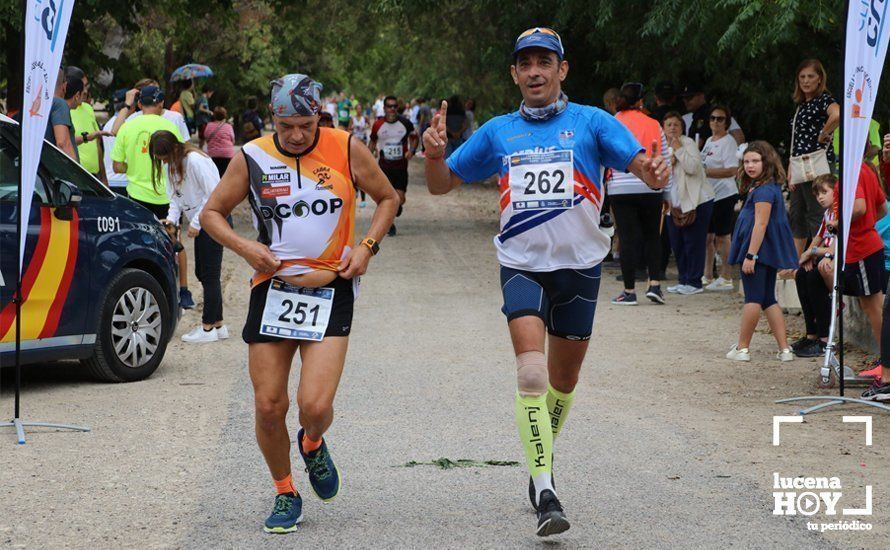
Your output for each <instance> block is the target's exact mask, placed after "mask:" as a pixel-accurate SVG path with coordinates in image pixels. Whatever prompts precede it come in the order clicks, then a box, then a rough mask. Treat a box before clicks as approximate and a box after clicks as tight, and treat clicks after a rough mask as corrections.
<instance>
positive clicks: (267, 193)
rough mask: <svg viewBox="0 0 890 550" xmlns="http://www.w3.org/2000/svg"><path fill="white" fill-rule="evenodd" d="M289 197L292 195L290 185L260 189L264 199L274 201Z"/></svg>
mask: <svg viewBox="0 0 890 550" xmlns="http://www.w3.org/2000/svg"><path fill="white" fill-rule="evenodd" d="M288 195H290V185H277V186H271V187H263V188H262V189H260V197H262V198H264V199H274V198H276V197H286V196H288Z"/></svg>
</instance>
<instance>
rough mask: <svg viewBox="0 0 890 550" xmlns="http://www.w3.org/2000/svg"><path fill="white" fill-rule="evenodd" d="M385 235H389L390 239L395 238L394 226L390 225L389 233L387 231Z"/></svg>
mask: <svg viewBox="0 0 890 550" xmlns="http://www.w3.org/2000/svg"><path fill="white" fill-rule="evenodd" d="M386 234H387V235H389V236H390V237H395V236H396V224H392V225H390V226H389V231H387V232H386Z"/></svg>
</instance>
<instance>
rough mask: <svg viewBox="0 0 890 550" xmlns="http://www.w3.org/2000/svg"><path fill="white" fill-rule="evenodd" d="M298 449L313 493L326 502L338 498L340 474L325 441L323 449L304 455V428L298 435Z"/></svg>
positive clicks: (322, 443) (322, 442) (322, 441)
mask: <svg viewBox="0 0 890 550" xmlns="http://www.w3.org/2000/svg"><path fill="white" fill-rule="evenodd" d="M297 449H299V450H300V456H301V457H303V462H305V463H306V471H307V472H308V473H309V484H310V485H311V486H312V491H313V492H314V493H315V494H316V495H317V496H318V498H320V499H321V500H323V501H325V502H327V501H329V500H331V499H333V498H334V497H335V496H337V494H338V493H339V492H340V472H339V471H338V470H337V467H336V466H335V465H334V461H333V460H332V459H331V453H329V452H328V446H327V444H326V443H325V441H324V439H323V438H322V440H321V447H319V448H318V449H316V450H314V451H312V452H311V453H308V454H307V453H304V452H303V428H300V433H298V434H297Z"/></svg>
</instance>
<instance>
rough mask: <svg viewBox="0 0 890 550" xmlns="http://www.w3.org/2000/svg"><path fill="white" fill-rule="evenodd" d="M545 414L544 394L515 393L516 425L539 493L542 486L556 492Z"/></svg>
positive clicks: (548, 429)
mask: <svg viewBox="0 0 890 550" xmlns="http://www.w3.org/2000/svg"><path fill="white" fill-rule="evenodd" d="M548 418H549V414H548V412H547V396H546V395H534V396H531V395H520V394H519V393H517V394H516V425H517V426H518V427H519V439H520V440H521V441H522V446H523V448H524V449H525V461H526V464H527V465H528V472H529V473H530V474H531V476H532V479H533V480H534V483H535V490H536V492H537V496H538V497H540V495H541V491H543V490H544V489H550V490H551V491H553V493H554V494H556V491H555V490H554V489H553V482H552V480H551V466H552V464H551V460H552V456H553V430H552V429H551V428H550V427H549V426H548V425H547V420H548Z"/></svg>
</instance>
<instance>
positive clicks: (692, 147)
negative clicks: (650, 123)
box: [662, 111, 714, 295]
mask: <svg viewBox="0 0 890 550" xmlns="http://www.w3.org/2000/svg"><path fill="white" fill-rule="evenodd" d="M662 128H663V130H664V135H665V138H666V139H667V142H668V146H669V147H670V152H671V166H672V168H673V176H674V184H673V186H672V187H671V192H670V200H671V211H670V215H669V216H668V218H667V221H666V225H667V230H668V237H669V238H670V241H671V248H672V249H673V251H674V256H675V257H676V258H677V270H678V272H679V284H677V285H676V286H671V287H668V289H667V291H668V292H670V293H673V294H683V295H691V294H699V293H701V292H702V275H704V272H705V249H706V244H705V243H706V241H707V238H708V228H709V227H710V224H711V215H712V214H713V211H714V190H713V188H712V187H711V184H710V183H709V182H708V180H707V178H706V177H705V170H704V167H703V166H702V163H701V153H700V152H699V150H698V146H697V145H696V143H695V140H693V139H692V138H690V137H686V136H685V135H684V134H685V133H686V129H685V125H684V124H683V118H682V117H681V116H680V113H678V112H676V111H672V112H669V113H667V114H665V115H664V121H663V122H662Z"/></svg>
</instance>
